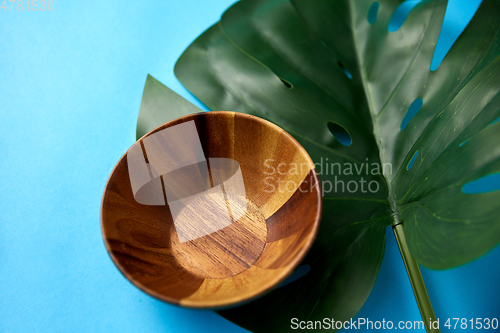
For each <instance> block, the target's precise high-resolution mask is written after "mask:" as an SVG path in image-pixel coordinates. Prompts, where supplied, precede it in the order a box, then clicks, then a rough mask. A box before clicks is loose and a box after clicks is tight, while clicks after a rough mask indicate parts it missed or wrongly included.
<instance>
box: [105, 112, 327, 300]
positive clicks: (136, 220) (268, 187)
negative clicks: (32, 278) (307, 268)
mask: <svg viewBox="0 0 500 333" xmlns="http://www.w3.org/2000/svg"><path fill="white" fill-rule="evenodd" d="M191 121H193V122H194V125H195V127H196V131H197V134H198V136H199V139H200V140H199V141H200V142H201V147H202V150H203V154H204V156H205V158H206V160H207V162H206V163H204V162H200V163H198V164H196V165H194V164H192V165H189V166H187V167H184V168H182V170H184V171H185V170H189V173H187V172H184V171H178V172H177V173H175V172H171V173H164V174H162V175H161V176H159V175H158V174H155V173H154V170H153V167H154V165H155V163H156V164H158V163H167V164H168V163H169V161H167V160H165V161H162V158H163V159H165V156H164V155H162V154H161V153H155V152H154V149H153V148H148V147H153V144H154V140H157V139H158V138H159V139H158V140H162V137H161V136H159V135H156V139H155V137H154V136H152V135H153V134H155V133H158V132H161V131H162V130H164V129H167V128H172V127H173V126H176V125H179V124H184V123H188V122H191ZM193 122H191V123H190V124H193ZM164 132H165V131H164ZM160 134H161V133H160ZM148 137H149V139H148ZM179 144H181V145H182V143H179ZM139 148H140V149H142V152H144V156H145V158H146V162H147V163H150V165H152V166H153V167H151V169H149V172H150V175H152V177H153V178H154V177H156V178H154V179H156V180H157V183H155V184H157V185H156V186H157V188H156V190H157V191H160V192H159V193H163V196H162V198H163V199H165V200H166V201H165V202H164V203H163V204H161V203H160V204H153V205H152V204H144V202H151V201H148V200H152V199H151V198H148V194H147V193H146V194H143V192H144V193H145V192H147V191H145V190H144V191H143V189H144V188H146V187H143V188H141V189H140V190H136V189H135V187H134V184H133V183H134V180H133V179H132V177H131V176H132V173H133V170H135V169H137V166H134V165H132V164H130V166H129V163H132V162H130V161H131V160H130V156H132V153H133V152H134V149H135V152H139V154H140V152H141V150H139ZM160 150H161V149H160ZM160 150H159V151H160ZM146 151H147V152H146ZM174 153H175V152H174ZM174 153H172V152H169V154H170V155H172V154H174ZM128 154H130V156H129V158H127V156H128ZM155 154H156V155H155ZM141 156H142V155H141ZM219 161H221V163H222V162H224V163H225V162H226V161H236V162H237V163H236V164H234V165H235V166H236V167H231V168H229V169H228V168H218V167H217V163H218V162H219ZM205 165H206V166H205ZM221 165H222V164H221ZM234 165H233V166H234ZM134 168H135V169H134ZM204 168H207V169H208V174H209V175H210V178H203V177H201V178H197V177H198V175H199V174H203V173H204V172H207V171H206V170H205V169H204ZM154 169H158V168H157V167H155V168H154ZM193 170H194V171H193ZM221 170H222V171H221ZM227 170H230V172H228V171H227ZM151 171H153V172H152V173H151ZM183 172H184V173H183ZM238 172H240V173H241V174H238ZM194 173H195V174H196V176H193V174H194ZM186 175H189V176H186ZM235 175H236V176H235ZM238 175H240V176H242V184H244V190H243V192H241V191H242V190H241V188H239V187H237V186H236V187H235V186H233V185H232V184H233V183H236V182H237V180H238V179H240V180H241V178H238V177H239V176H238ZM231 177H232V178H231ZM131 179H132V180H131ZM199 179H201V181H199ZM218 179H219V180H218ZM227 179H236V181H234V182H232V183H231V182H229V181H226V180H227ZM160 180H161V181H160ZM224 181H225V182H224ZM203 182H205V183H206V184H203ZM191 183H193V184H195V183H196V184H202V185H196V184H195V185H192V186H191V185H190V184H191ZM151 184H153V182H150V183H149V185H151ZM158 184H160V185H158ZM220 184H223V185H222V186H218V185H220ZM149 185H148V186H149ZM153 185H154V184H153ZM153 185H151V186H153ZM160 186H161V187H160ZM193 186H194V187H198V186H202V187H203V186H205V188H208V189H209V191H212V190H214V189H219V192H213V193H212V192H210V193H209V192H207V193H208V194H207V195H205V196H193V193H191V192H193V191H192V190H191V189H192V188H193ZM133 188H134V189H133ZM169 188H170V190H169ZM220 188H222V191H220ZM231 188H233V189H234V188H236V190H231ZM242 188H243V187H242ZM153 190H154V189H153ZM153 190H152V191H153ZM141 191H142V192H141ZM220 193H222V194H220ZM140 196H142V197H141V199H140V198H139V197H140ZM172 197H176V199H177V198H179V200H178V201H176V202H177V203H179V202H182V204H183V205H184V206H186V207H188V208H191V209H188V208H185V207H184V206H182V205H181V206H182V207H181V208H180V209H178V208H176V207H177V206H176V204H175V203H174V201H172V200H171V199H170V201H169V198H172ZM185 197H189V200H188V201H186V200H185V199H183V198H185ZM138 201H139V202H138ZM160 201H161V198H160ZM140 202H142V203H140ZM165 203H168V204H165ZM193 207H194V208H193ZM321 209H322V198H321V189H320V186H319V179H318V175H317V173H316V170H315V168H314V164H313V162H312V160H311V159H310V157H309V155H308V154H307V152H306V151H305V150H304V148H303V147H302V146H301V145H300V144H298V143H297V142H296V141H295V139H293V138H292V137H291V136H290V135H289V134H288V133H286V132H285V131H283V130H282V129H281V128H279V127H278V126H276V125H274V124H272V123H270V122H268V121H265V120H263V119H260V118H257V117H254V116H250V115H247V114H242V113H235V112H223V111H213V112H204V113H199V114H193V115H189V116H185V117H182V118H179V119H176V120H173V121H171V122H168V123H166V124H164V125H162V126H160V127H158V128H157V129H155V130H153V131H151V132H150V133H148V134H146V135H145V136H144V137H142V138H141V139H139V140H138V141H137V142H136V143H135V144H134V146H132V147H131V148H130V149H129V150H128V151H127V153H125V155H124V156H123V157H122V158H121V159H120V160H119V162H118V163H117V165H116V166H115V168H114V170H113V172H112V173H111V176H110V178H109V180H108V182H107V185H106V188H105V191H104V195H103V199H102V207H101V228H102V234H103V238H104V243H105V245H106V248H107V250H108V253H109V255H110V256H111V258H112V260H113V262H114V263H115V264H116V266H117V267H118V268H119V269H120V271H121V272H122V273H123V275H125V277H126V278H127V279H129V280H130V281H131V282H132V283H133V284H134V285H135V286H137V287H139V288H140V289H142V290H143V291H145V292H146V293H148V294H150V295H152V296H154V297H156V298H158V299H160V300H163V301H166V302H169V303H173V304H179V305H182V306H186V307H193V308H223V307H229V306H233V305H237V304H239V303H243V302H246V301H248V300H251V299H253V298H255V297H257V296H259V295H262V294H263V293H265V292H267V291H270V290H272V288H274V287H275V286H277V285H278V284H279V283H280V282H282V281H283V280H284V279H285V278H286V277H287V276H288V275H289V274H290V273H291V272H292V271H293V270H294V269H295V267H296V266H297V265H298V264H299V263H300V261H301V260H302V259H303V258H304V256H305V254H306V252H307V251H308V250H309V248H310V247H311V245H312V243H313V241H314V238H315V236H316V233H317V230H318V226H319V220H320V216H321ZM228 211H229V215H228V213H227V212H228ZM224 214H225V215H224ZM224 216H226V217H225V219H226V220H227V221H226V222H227V223H225V224H223V225H219V226H215V227H214V226H213V225H211V224H210V223H212V224H214V223H215V224H217V223H219V222H220V221H223V219H224ZM227 216H229V220H228V218H227ZM207 220H210V221H212V222H206V223H205V222H203V223H205V224H203V223H202V225H201V226H199V225H197V223H198V224H199V223H200V222H199V221H207ZM220 223H222V222H220ZM186 225H188V227H185V226H186ZM207 225H208V226H207ZM204 228H208V229H209V231H204ZM186 230H187V231H186ZM190 230H191V231H190ZM210 230H211V231H210ZM191 233H192V234H191Z"/></svg>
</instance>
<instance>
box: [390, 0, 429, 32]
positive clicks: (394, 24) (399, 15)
mask: <svg viewBox="0 0 500 333" xmlns="http://www.w3.org/2000/svg"><path fill="white" fill-rule="evenodd" d="M421 2H422V0H407V1H404V2H403V3H402V4H400V5H399V6H398V8H396V10H395V11H394V13H393V14H392V16H391V20H390V21H389V25H388V26H387V30H389V32H396V31H398V30H399V28H401V26H402V25H403V23H405V21H406V19H407V18H408V15H410V13H411V11H412V10H413V8H415V6H416V5H418V4H419V3H421Z"/></svg>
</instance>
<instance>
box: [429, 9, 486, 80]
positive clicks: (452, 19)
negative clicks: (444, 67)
mask: <svg viewBox="0 0 500 333" xmlns="http://www.w3.org/2000/svg"><path fill="white" fill-rule="evenodd" d="M481 2H482V0H469V1H467V3H462V2H460V1H448V5H447V6H446V12H445V14H444V19H443V24H442V26H441V31H440V32H439V37H438V40H437V42H436V48H435V49H434V54H433V56H432V61H431V66H430V70H431V71H435V70H436V69H438V67H439V65H441V62H442V61H443V60H444V58H445V57H446V55H447V54H448V52H449V51H450V49H451V47H452V46H453V44H455V41H456V40H457V38H458V37H459V36H460V35H461V34H462V32H463V31H464V29H465V28H466V27H467V25H468V24H469V22H470V21H471V19H472V17H473V16H474V14H476V11H477V9H478V8H479V5H480V4H481Z"/></svg>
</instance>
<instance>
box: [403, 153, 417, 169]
mask: <svg viewBox="0 0 500 333" xmlns="http://www.w3.org/2000/svg"><path fill="white" fill-rule="evenodd" d="M417 155H418V150H417V151H416V152H415V154H413V156H412V158H411V160H410V162H408V165H407V166H406V170H410V169H411V167H412V166H413V164H414V163H415V160H416V159H417Z"/></svg>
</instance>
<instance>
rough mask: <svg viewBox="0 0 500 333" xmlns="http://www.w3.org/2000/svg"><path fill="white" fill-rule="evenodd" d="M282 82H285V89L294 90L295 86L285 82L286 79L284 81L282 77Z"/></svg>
mask: <svg viewBox="0 0 500 333" xmlns="http://www.w3.org/2000/svg"><path fill="white" fill-rule="evenodd" d="M280 80H281V82H283V84H284V85H285V87H287V88H288V89H292V88H293V84H291V83H290V82H288V81H287V80H285V79H283V78H281V77H280Z"/></svg>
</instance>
